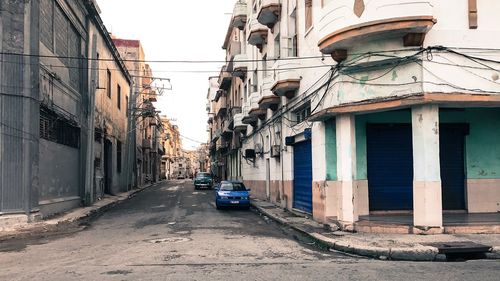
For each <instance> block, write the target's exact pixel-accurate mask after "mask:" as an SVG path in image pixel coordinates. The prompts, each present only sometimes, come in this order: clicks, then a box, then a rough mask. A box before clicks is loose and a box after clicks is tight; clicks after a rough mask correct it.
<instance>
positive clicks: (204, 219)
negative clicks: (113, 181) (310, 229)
mask: <svg viewBox="0 0 500 281" xmlns="http://www.w3.org/2000/svg"><path fill="white" fill-rule="evenodd" d="M0 264H1V268H2V269H1V271H0V280H237V279H240V280H403V279H404V280H430V279H434V280H435V279H439V280H441V281H444V280H498V276H500V264H499V262H498V261H486V260H476V261H467V262H456V263H439V262H433V263H428V262H420V263H412V262H393V261H379V260H371V259H365V258H358V257H354V256H347V255H344V254H342V253H337V252H330V251H326V250H322V249H319V248H317V247H315V246H314V245H312V243H310V241H307V240H306V239H304V238H302V237H301V236H300V235H299V234H298V233H295V232H294V231H292V230H289V229H286V228H283V227H281V226H279V225H277V224H275V223H274V222H272V221H270V220H269V219H267V218H264V217H262V216H260V215H259V214H258V213H257V212H256V211H254V210H250V211H247V210H222V211H217V210H216V209H215V207H214V203H213V191H211V190H210V191H195V190H194V188H193V185H192V182H191V181H188V180H186V181H170V182H165V183H161V184H158V185H156V186H154V187H151V188H149V189H147V190H145V191H143V192H142V193H139V194H137V195H136V196H135V197H133V198H131V199H130V200H128V201H126V202H125V203H122V204H120V205H117V206H115V207H114V208H113V209H111V210H110V211H108V212H106V213H105V214H103V215H102V216H101V217H99V218H97V219H95V220H94V221H90V222H89V223H88V225H85V226H84V229H83V230H81V231H76V230H75V231H73V233H72V231H68V232H66V233H63V234H59V235H51V236H47V237H39V238H33V239H27V240H21V241H7V242H3V243H2V244H0ZM444 273H446V274H444Z"/></svg>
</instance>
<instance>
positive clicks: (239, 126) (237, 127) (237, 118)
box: [233, 113, 247, 133]
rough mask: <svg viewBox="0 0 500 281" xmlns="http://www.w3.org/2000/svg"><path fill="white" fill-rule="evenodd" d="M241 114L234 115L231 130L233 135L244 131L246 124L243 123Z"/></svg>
mask: <svg viewBox="0 0 500 281" xmlns="http://www.w3.org/2000/svg"><path fill="white" fill-rule="evenodd" d="M243 117H244V115H243V113H239V114H235V115H234V118H233V122H234V124H233V130H234V132H235V133H239V132H242V131H246V129H247V124H245V123H243Z"/></svg>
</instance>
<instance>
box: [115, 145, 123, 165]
mask: <svg viewBox="0 0 500 281" xmlns="http://www.w3.org/2000/svg"><path fill="white" fill-rule="evenodd" d="M116 171H117V172H118V173H121V172H122V142H121V141H119V140H117V141H116Z"/></svg>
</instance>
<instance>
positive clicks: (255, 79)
mask: <svg viewBox="0 0 500 281" xmlns="http://www.w3.org/2000/svg"><path fill="white" fill-rule="evenodd" d="M251 85H252V89H251V90H252V93H255V92H257V91H258V90H259V77H258V75H257V70H255V71H254V72H253V84H251Z"/></svg>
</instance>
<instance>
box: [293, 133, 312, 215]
mask: <svg viewBox="0 0 500 281" xmlns="http://www.w3.org/2000/svg"><path fill="white" fill-rule="evenodd" d="M293 165H294V169H293V171H294V172H293V176H294V180H293V208H295V209H298V210H301V211H305V212H308V213H312V150H311V141H310V140H308V141H304V142H299V143H296V144H295V145H294V149H293Z"/></svg>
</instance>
